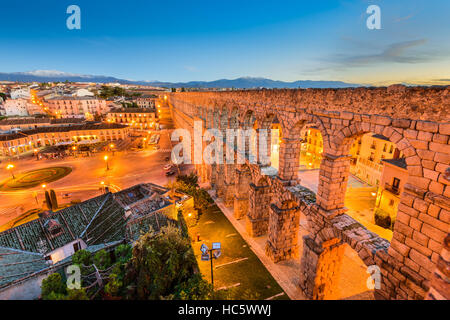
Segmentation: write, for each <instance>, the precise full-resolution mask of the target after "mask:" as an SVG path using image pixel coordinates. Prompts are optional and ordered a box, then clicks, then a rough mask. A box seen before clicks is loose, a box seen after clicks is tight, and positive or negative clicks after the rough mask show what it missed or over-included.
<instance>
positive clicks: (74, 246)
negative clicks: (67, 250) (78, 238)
mask: <svg viewBox="0 0 450 320" xmlns="http://www.w3.org/2000/svg"><path fill="white" fill-rule="evenodd" d="M80 249H81V247H80V243H79V242H77V243H74V244H73V252H77V251H80Z"/></svg>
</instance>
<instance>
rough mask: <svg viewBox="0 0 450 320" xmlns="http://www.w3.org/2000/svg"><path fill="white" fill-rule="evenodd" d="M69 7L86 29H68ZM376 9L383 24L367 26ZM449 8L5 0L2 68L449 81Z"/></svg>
mask: <svg viewBox="0 0 450 320" xmlns="http://www.w3.org/2000/svg"><path fill="white" fill-rule="evenodd" d="M72 4H76V5H78V6H79V7H80V8H81V30H68V29H67V27H66V19H67V17H68V16H69V15H68V14H67V13H66V9H67V7H68V6H69V5H72ZM371 4H376V5H378V6H379V7H380V8H381V27H382V28H381V30H369V29H368V28H367V27H366V19H367V18H368V16H369V15H368V14H367V13H366V9H367V7H368V6H369V5H371ZM449 13H450V1H448V0H427V1H423V0H409V1H406V0H405V1H404V0H378V1H366V0H354V1H350V0H340V1H338V0H322V1H319V0H317V1H301V0H292V1H283V0H279V1H264V0H259V1H254V0H240V1H234V0H229V1H226V2H219V1H211V0H209V1H203V0H197V1H178V0H172V1H152V0H147V1H144V0H140V1H134V0H128V1H112V0H110V1H103V0H96V1H93V0H90V1H85V0H70V1H65V0H52V1H50V0H46V1H8V2H4V3H2V6H1V19H0V30H1V32H0V72H17V71H31V70H60V71H64V72H70V73H78V74H96V75H109V76H115V77H118V78H123V79H132V80H160V81H189V80H216V79H221V78H237V77H241V76H252V77H266V78H272V79H276V80H285V81H294V80H306V79H311V80H342V81H347V82H355V83H365V84H375V85H379V84H388V83H394V82H397V83H398V82H410V83H418V84H429V83H436V84H442V83H450V81H448V80H449V79H450V23H449V21H448V17H449ZM444 80H447V81H444Z"/></svg>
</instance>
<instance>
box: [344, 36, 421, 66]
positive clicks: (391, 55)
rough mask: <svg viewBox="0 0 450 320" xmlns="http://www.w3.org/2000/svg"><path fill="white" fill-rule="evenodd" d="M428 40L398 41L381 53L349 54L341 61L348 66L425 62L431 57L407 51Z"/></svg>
mask: <svg viewBox="0 0 450 320" xmlns="http://www.w3.org/2000/svg"><path fill="white" fill-rule="evenodd" d="M426 42H427V40H426V39H419V40H413V41H404V42H397V43H394V44H391V45H389V46H388V47H387V48H385V49H384V50H383V51H382V52H381V53H378V54H372V55H356V56H347V57H344V58H343V59H341V61H340V62H342V63H343V64H345V65H347V66H352V65H356V66H360V65H367V64H374V63H380V62H398V63H419V62H424V61H427V60H429V57H427V56H425V55H421V54H416V55H406V54H405V52H406V51H407V50H408V49H410V48H414V47H417V46H421V45H423V44H425V43H426Z"/></svg>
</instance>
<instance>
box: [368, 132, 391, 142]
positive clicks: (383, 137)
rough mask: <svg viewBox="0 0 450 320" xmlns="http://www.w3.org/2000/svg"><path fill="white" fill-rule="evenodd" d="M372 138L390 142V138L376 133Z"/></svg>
mask: <svg viewBox="0 0 450 320" xmlns="http://www.w3.org/2000/svg"><path fill="white" fill-rule="evenodd" d="M372 137H373V138H375V139H380V140H385V141H389V138H388V137H385V136H383V135H382V134H376V133H374V134H373V135H372Z"/></svg>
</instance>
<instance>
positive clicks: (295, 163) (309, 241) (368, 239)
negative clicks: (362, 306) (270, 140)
mask: <svg viewBox="0 0 450 320" xmlns="http://www.w3.org/2000/svg"><path fill="white" fill-rule="evenodd" d="M164 103H165V104H168V105H169V106H170V109H171V113H172V116H173V119H174V123H175V125H176V127H178V128H186V129H189V130H190V131H191V133H192V137H193V136H194V135H193V125H194V121H202V126H203V130H206V129H208V128H216V129H219V130H222V131H225V130H226V129H227V128H254V129H255V130H256V131H257V132H258V130H260V129H266V128H269V127H270V126H271V125H272V123H273V122H274V121H276V122H277V123H279V125H280V126H281V132H282V134H281V135H282V139H281V143H280V148H279V165H278V172H277V174H276V175H264V174H262V170H263V169H264V167H265V166H264V165H262V164H260V163H254V164H252V163H250V162H249V161H247V162H246V163H245V164H217V165H208V164H200V165H196V170H197V173H198V174H199V176H200V178H201V181H203V182H210V183H211V185H212V186H213V187H214V188H215V189H216V191H217V195H218V196H219V197H222V199H223V200H224V201H225V203H226V205H227V206H230V207H231V206H233V207H234V213H235V216H236V217H237V218H245V219H246V225H247V232H248V233H249V234H250V235H252V236H260V235H263V234H267V244H266V254H267V255H268V256H269V257H270V258H271V259H273V261H275V262H278V261H281V260H285V259H290V258H294V257H297V256H298V255H299V252H298V241H303V252H302V257H301V270H299V273H300V283H299V286H300V287H301V289H302V290H303V292H304V294H305V295H306V296H307V297H308V298H311V299H326V298H328V297H332V296H333V292H332V291H333V282H334V281H335V278H336V273H337V271H336V270H337V269H338V268H339V262H340V261H339V259H340V258H339V256H340V254H339V252H340V250H341V248H342V246H343V245H345V244H348V245H349V246H350V247H351V248H353V249H354V250H355V251H356V252H357V253H358V255H359V257H360V258H361V259H362V261H363V262H364V264H366V265H367V266H373V265H376V266H378V267H379V269H380V270H381V287H380V288H379V289H375V295H376V297H378V298H385V299H424V298H428V299H449V298H450V287H449V278H450V274H449V273H450V272H449V270H450V263H449V251H448V250H449V246H450V238H449V237H448V236H447V234H448V232H449V231H450V230H449V225H450V199H449V197H450V181H449V179H450V178H449V176H448V168H449V164H450V145H449V135H450V121H449V120H450V112H449V111H450V88H449V87H447V88H406V87H404V86H390V87H388V88H357V89H307V90H260V91H256V90H255V91H229V92H199V93H171V94H167V96H166V97H165V98H164V97H161V100H160V104H164ZM308 124H312V125H314V126H315V127H316V128H318V129H319V130H320V132H321V134H322V137H323V159H322V163H321V165H320V171H319V176H320V177H319V185H318V191H317V194H316V195H315V197H314V195H311V193H310V192H307V191H305V189H304V188H302V187H301V186H300V185H301V181H299V179H298V169H299V158H298V157H299V148H300V130H301V129H302V127H304V126H305V125H308ZM368 132H372V133H375V134H380V135H383V136H385V137H387V138H388V139H389V140H390V141H391V142H393V143H395V144H396V145H397V147H398V148H399V149H400V151H401V152H402V154H403V155H404V156H405V160H406V164H407V170H408V174H409V177H408V181H407V184H406V185H405V188H404V191H403V193H402V194H401V196H400V197H401V199H400V205H399V207H398V213H397V220H396V222H395V225H394V231H393V238H392V240H391V242H389V241H388V240H385V239H383V238H381V237H379V236H378V235H376V234H375V233H373V232H371V231H369V230H367V229H366V228H365V227H364V226H363V225H361V224H360V223H359V222H357V221H356V220H354V219H353V218H351V217H350V216H348V215H347V214H346V208H345V207H344V197H345V192H346V188H347V180H348V176H349V167H350V159H349V156H348V154H349V149H350V146H351V145H352V142H353V140H354V139H355V137H358V136H361V135H362V134H365V133H368ZM205 146H206V144H205V143H203V148H205ZM193 148H194V146H193ZM300 217H303V218H306V219H307V222H308V223H307V225H308V227H307V228H308V232H309V235H307V236H305V237H303V239H298V228H299V219H300Z"/></svg>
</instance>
